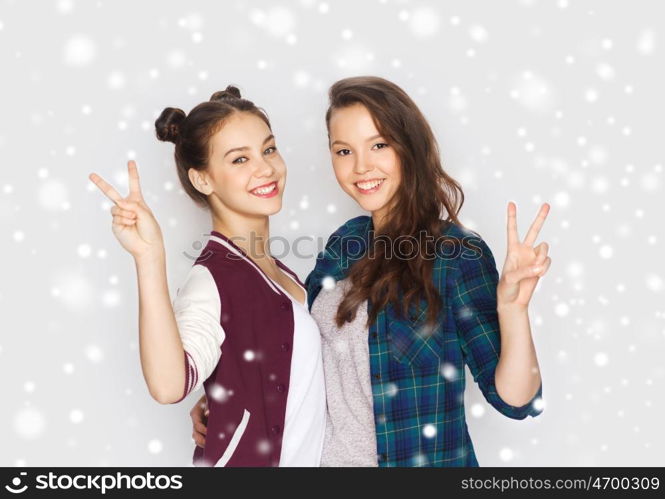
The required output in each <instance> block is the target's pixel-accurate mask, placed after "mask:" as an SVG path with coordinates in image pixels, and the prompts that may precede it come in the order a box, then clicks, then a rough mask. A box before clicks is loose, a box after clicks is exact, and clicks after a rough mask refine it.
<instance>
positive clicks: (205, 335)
mask: <svg viewBox="0 0 665 499" xmlns="http://www.w3.org/2000/svg"><path fill="white" fill-rule="evenodd" d="M173 312H174V314H175V319H176V322H177V324H178V332H179V334H180V339H181V340H182V345H183V348H184V355H185V389H184V391H183V394H182V396H181V397H180V398H179V399H178V400H177V401H175V402H173V403H174V404H175V403H178V402H180V401H181V400H182V399H184V398H185V397H186V396H187V395H189V393H190V392H192V391H194V390H197V389H198V388H200V387H201V385H203V382H204V381H205V380H206V379H207V378H208V377H209V376H210V375H211V374H212V372H213V371H214V369H215V367H217V363H218V362H219V359H220V357H221V355H222V350H221V346H222V343H223V342H224V338H225V337H226V334H225V332H224V329H223V328H222V325H221V321H220V318H221V303H220V298H219V291H218V290H217V284H216V283H215V279H214V278H213V276H212V274H211V273H210V270H209V269H208V268H207V267H205V266H204V265H200V264H195V265H193V266H192V268H191V270H190V271H189V274H188V275H187V278H186V279H185V282H184V284H183V285H182V286H181V287H180V288H179V289H178V291H177V293H176V297H175V299H174V300H173Z"/></svg>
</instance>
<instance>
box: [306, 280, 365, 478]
mask: <svg viewBox="0 0 665 499" xmlns="http://www.w3.org/2000/svg"><path fill="white" fill-rule="evenodd" d="M348 285H349V280H348V279H344V280H342V281H338V282H337V283H336V286H335V287H334V289H330V290H327V289H325V288H323V289H321V291H320V293H319V294H318V296H317V297H316V299H315V300H314V303H313V304H312V310H311V314H312V317H314V320H315V321H316V322H317V323H318V325H319V330H320V331H321V350H322V355H323V372H324V377H325V385H326V400H327V406H328V408H327V411H328V412H327V418H326V431H325V437H324V441H323V455H322V456H321V466H378V463H377V455H376V433H375V432H376V430H375V426H374V410H373V401H372V385H371V382H370V372H369V345H368V338H367V335H368V329H367V327H366V322H367V302H364V303H363V304H361V305H360V306H359V307H358V313H357V314H356V318H355V319H354V320H353V322H351V323H346V324H344V325H343V326H342V328H341V329H338V328H337V325H336V324H335V314H336V313H337V307H338V305H339V303H340V301H341V300H342V297H343V296H344V292H345V291H346V289H347V286H348Z"/></svg>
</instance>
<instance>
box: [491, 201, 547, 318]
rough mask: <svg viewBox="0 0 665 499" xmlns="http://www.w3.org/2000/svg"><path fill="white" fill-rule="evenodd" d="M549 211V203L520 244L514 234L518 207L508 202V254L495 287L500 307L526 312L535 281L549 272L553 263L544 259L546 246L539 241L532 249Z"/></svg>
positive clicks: (542, 209)
mask: <svg viewBox="0 0 665 499" xmlns="http://www.w3.org/2000/svg"><path fill="white" fill-rule="evenodd" d="M549 210H550V205H549V204H547V203H545V204H543V205H542V206H541V208H540V211H539V212H538V216H537V217H536V219H535V220H534V221H533V223H532V224H531V227H530V228H529V232H528V233H527V235H526V237H525V238H524V241H522V242H520V241H519V237H518V235H517V217H516V212H517V207H516V206H515V203H513V202H512V201H511V202H509V203H508V252H507V254H506V261H505V263H504V265H503V271H502V272H501V278H500V279H499V284H498V286H497V302H498V305H499V306H500V307H501V306H506V305H508V306H511V307H512V306H515V307H517V308H519V309H524V310H526V308H527V307H528V305H529V300H531V296H532V295H533V290H534V289H535V287H536V284H537V283H538V279H540V278H541V277H542V276H543V275H545V273H546V272H547V270H548V269H549V266H550V264H551V263H552V259H551V258H550V257H549V256H547V251H548V250H549V245H548V244H547V243H546V242H542V243H540V244H539V245H538V246H536V247H535V248H534V247H533V243H534V242H535V240H536V238H537V237H538V233H539V232H540V229H541V228H542V226H543V224H544V223H545V218H547V214H548V213H549Z"/></svg>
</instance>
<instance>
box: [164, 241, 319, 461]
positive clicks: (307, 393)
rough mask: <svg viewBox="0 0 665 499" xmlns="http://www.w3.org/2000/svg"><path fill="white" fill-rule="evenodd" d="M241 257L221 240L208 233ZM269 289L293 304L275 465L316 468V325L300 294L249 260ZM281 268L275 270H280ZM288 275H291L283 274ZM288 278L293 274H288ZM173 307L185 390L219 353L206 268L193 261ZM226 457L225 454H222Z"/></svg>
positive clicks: (216, 299) (214, 294) (214, 293)
mask: <svg viewBox="0 0 665 499" xmlns="http://www.w3.org/2000/svg"><path fill="white" fill-rule="evenodd" d="M211 238H214V240H216V241H217V242H220V243H222V244H224V245H225V246H227V247H228V248H230V249H231V250H232V251H234V252H235V253H236V254H238V255H240V256H242V257H243V258H244V259H245V260H248V261H249V259H248V258H247V257H245V256H244V255H242V254H241V253H239V252H238V251H237V250H236V249H235V248H233V247H232V246H231V245H229V244H225V243H226V241H223V240H222V239H219V238H216V237H214V236H211ZM249 262H250V263H251V264H252V266H253V267H254V268H255V269H256V271H257V272H260V273H261V275H262V277H264V279H265V280H266V284H267V285H268V286H270V287H271V288H272V289H273V290H274V291H275V292H278V291H277V288H279V289H281V290H282V291H283V292H284V294H285V295H286V296H288V297H289V298H290V299H291V301H292V303H293V307H292V308H293V323H294V331H293V346H292V349H293V350H292V353H291V371H290V376H289V389H288V393H287V402H286V415H285V421H284V432H283V435H282V451H281V455H280V462H279V466H312V467H318V466H319V463H320V460H321V450H322V447H323V437H324V431H325V421H326V420H325V418H326V398H325V384H324V379H323V363H322V360H321V339H320V334H319V329H318V326H317V324H316V322H315V321H314V319H312V317H311V316H310V314H309V311H308V309H307V306H306V303H307V299H305V304H302V303H300V302H298V301H296V300H294V298H293V297H292V296H291V295H290V294H289V293H288V292H286V291H285V290H284V289H283V288H282V287H281V286H280V285H279V284H277V282H275V281H273V280H272V279H266V276H265V274H264V273H263V272H262V271H261V270H260V269H259V268H258V267H257V266H256V264H254V262H251V261H249ZM280 270H281V269H280ZM284 274H286V275H288V276H289V278H291V279H293V277H291V276H290V275H289V274H288V273H286V272H284ZM293 280H294V282H297V281H295V279H293ZM305 293H306V291H305ZM173 311H174V314H175V319H176V322H177V324H178V331H179V333H180V337H181V340H182V344H183V348H184V350H185V352H186V353H187V355H189V356H190V358H191V362H192V363H193V366H194V369H193V370H194V371H195V372H194V373H190V384H191V385H193V386H191V387H190V391H193V390H196V389H198V388H200V387H201V386H202V385H203V382H204V381H205V380H206V379H207V378H208V377H210V375H211V374H212V372H213V371H214V369H215V367H216V366H217V363H218V362H220V360H221V357H222V351H223V348H222V344H223V342H224V339H225V338H226V332H225V331H224V329H223V328H222V326H221V320H220V318H221V300H220V296H219V291H218V289H217V284H216V283H215V280H214V277H213V275H212V274H211V272H210V270H209V269H208V268H207V267H206V266H204V265H201V264H194V265H193V266H192V268H191V269H190V271H189V273H188V275H187V277H186V279H185V282H184V283H183V285H182V286H181V287H180V288H178V291H177V293H176V297H175V299H174V300H173ZM226 457H227V459H226V460H227V461H228V458H230V456H226Z"/></svg>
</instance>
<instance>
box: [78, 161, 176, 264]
mask: <svg viewBox="0 0 665 499" xmlns="http://www.w3.org/2000/svg"><path fill="white" fill-rule="evenodd" d="M127 169H128V174H129V195H128V196H126V197H122V196H121V195H120V194H119V193H118V191H117V190H115V188H114V187H113V186H112V185H111V184H109V183H108V182H106V181H105V180H104V179H103V178H101V177H100V176H99V175H97V174H96V173H91V174H90V175H89V178H90V180H92V181H93V182H94V183H95V185H96V186H97V187H99V189H100V190H101V191H102V192H103V193H104V195H105V196H106V197H108V198H109V199H110V200H111V201H113V203H114V204H115V206H113V207H112V208H111V215H113V222H112V225H111V228H112V230H113V234H114V235H115V236H116V238H117V239H118V241H119V242H120V244H121V245H122V247H123V248H125V249H126V250H127V251H128V252H129V253H131V255H132V256H133V257H134V258H143V257H148V256H150V255H155V256H157V255H161V254H163V252H164V242H163V238H162V232H161V229H160V227H159V224H158V223H157V220H156V219H155V217H154V215H153V214H152V211H150V208H148V205H147V204H146V202H145V200H144V199H143V194H142V192H141V186H140V183H139V174H138V169H137V167H136V163H135V162H134V161H131V160H130V161H128V162H127Z"/></svg>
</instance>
